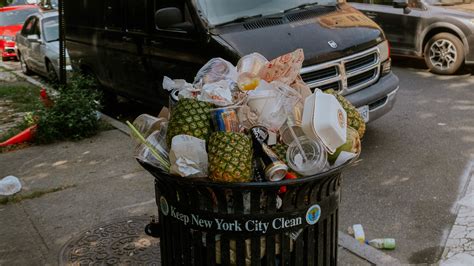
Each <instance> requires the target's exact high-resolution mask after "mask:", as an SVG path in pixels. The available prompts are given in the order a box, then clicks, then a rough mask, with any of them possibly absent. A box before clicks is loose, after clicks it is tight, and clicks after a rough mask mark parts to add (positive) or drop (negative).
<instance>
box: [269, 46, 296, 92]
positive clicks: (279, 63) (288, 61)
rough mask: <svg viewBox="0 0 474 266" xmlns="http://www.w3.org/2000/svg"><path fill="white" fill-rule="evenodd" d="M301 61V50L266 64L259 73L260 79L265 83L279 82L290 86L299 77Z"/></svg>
mask: <svg viewBox="0 0 474 266" xmlns="http://www.w3.org/2000/svg"><path fill="white" fill-rule="evenodd" d="M303 61H304V53H303V49H298V50H296V51H294V52H292V53H288V54H285V55H282V56H280V57H278V58H276V59H273V60H272V61H270V62H268V63H267V64H266V65H265V67H264V68H263V69H262V70H261V71H260V77H261V78H262V79H263V80H265V81H267V82H272V81H280V82H283V83H285V84H286V85H291V84H293V82H295V80H296V78H297V77H298V76H299V75H300V70H301V67H302V66H303Z"/></svg>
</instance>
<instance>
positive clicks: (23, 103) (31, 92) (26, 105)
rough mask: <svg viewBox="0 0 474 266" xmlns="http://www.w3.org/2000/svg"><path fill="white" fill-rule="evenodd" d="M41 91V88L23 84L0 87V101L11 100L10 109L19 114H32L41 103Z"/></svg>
mask: <svg viewBox="0 0 474 266" xmlns="http://www.w3.org/2000/svg"><path fill="white" fill-rule="evenodd" d="M40 90H41V89H40V88H39V87H36V86H32V85H26V84H24V83H23V82H21V83H18V85H12V84H7V85H0V99H2V100H10V101H11V103H10V104H9V105H10V107H11V108H12V109H14V110H15V111H17V112H31V111H34V110H36V107H37V106H38V104H39V103H40V101H39V96H40Z"/></svg>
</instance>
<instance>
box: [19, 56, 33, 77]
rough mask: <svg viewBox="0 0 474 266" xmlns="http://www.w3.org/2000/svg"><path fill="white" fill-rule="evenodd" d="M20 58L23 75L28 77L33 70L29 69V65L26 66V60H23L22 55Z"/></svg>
mask: <svg viewBox="0 0 474 266" xmlns="http://www.w3.org/2000/svg"><path fill="white" fill-rule="evenodd" d="M18 57H20V67H21V72H23V74H25V75H28V76H29V75H31V70H30V68H29V67H28V65H27V64H26V62H25V59H24V58H23V56H22V55H21V54H19V55H18Z"/></svg>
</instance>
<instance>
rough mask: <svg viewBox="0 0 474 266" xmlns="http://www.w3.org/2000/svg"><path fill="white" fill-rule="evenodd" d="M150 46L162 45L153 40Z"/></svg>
mask: <svg viewBox="0 0 474 266" xmlns="http://www.w3.org/2000/svg"><path fill="white" fill-rule="evenodd" d="M150 44H152V45H161V42H159V41H153V40H151V41H150Z"/></svg>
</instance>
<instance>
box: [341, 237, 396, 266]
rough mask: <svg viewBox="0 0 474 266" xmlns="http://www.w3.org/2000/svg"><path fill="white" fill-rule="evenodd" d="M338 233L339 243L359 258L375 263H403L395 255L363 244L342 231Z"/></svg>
mask: <svg viewBox="0 0 474 266" xmlns="http://www.w3.org/2000/svg"><path fill="white" fill-rule="evenodd" d="M338 234H339V239H338V245H339V246H341V247H343V248H345V249H347V250H348V251H349V252H351V253H352V254H354V255H356V256H357V257H359V258H362V259H364V260H366V261H368V262H370V263H372V264H375V265H402V263H401V262H400V261H399V260H397V259H395V258H394V257H392V256H389V255H387V254H385V253H384V252H382V251H380V250H378V249H376V248H374V247H372V246H369V245H366V244H362V243H360V242H359V241H357V239H355V238H353V237H352V236H350V235H348V234H346V233H344V232H342V231H339V232H338Z"/></svg>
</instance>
